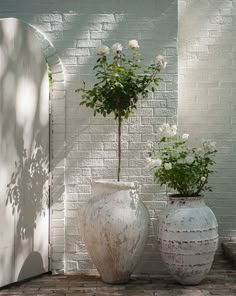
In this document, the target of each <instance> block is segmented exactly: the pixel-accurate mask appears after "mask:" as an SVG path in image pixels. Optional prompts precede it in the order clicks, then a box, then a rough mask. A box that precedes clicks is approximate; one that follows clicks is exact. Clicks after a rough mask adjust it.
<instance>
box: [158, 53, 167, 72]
mask: <svg viewBox="0 0 236 296" xmlns="http://www.w3.org/2000/svg"><path fill="white" fill-rule="evenodd" d="M156 64H157V66H160V68H161V70H164V69H165V68H166V65H167V61H166V59H165V58H164V57H163V56H162V55H159V56H157V57H156Z"/></svg>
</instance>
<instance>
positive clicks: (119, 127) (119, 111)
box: [117, 99, 122, 182]
mask: <svg viewBox="0 0 236 296" xmlns="http://www.w3.org/2000/svg"><path fill="white" fill-rule="evenodd" d="M117 107H118V169H117V181H118V182H120V164H121V121H122V119H121V110H120V99H118V102H117Z"/></svg>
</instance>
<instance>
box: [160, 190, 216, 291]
mask: <svg viewBox="0 0 236 296" xmlns="http://www.w3.org/2000/svg"><path fill="white" fill-rule="evenodd" d="M158 240H159V245H160V252H161V257H162V259H163V261H164V263H165V265H166V267H167V269H168V270H169V272H170V273H171V274H172V275H173V276H174V278H175V279H176V280H177V281H178V282H180V283H181V284H184V285H196V284H199V283H200V282H201V281H202V280H203V279H204V277H205V276H206V275H207V273H208V272H209V270H210V268H211V265H212V262H213V259H214V255H215V252H216V249H217V244H218V225H217V221H216V218H215V215H214V213H213V212H212V211H211V209H210V208H209V207H208V206H206V204H205V202H204V198H203V197H202V196H197V197H174V196H172V197H169V201H168V206H167V208H166V209H165V210H163V211H162V212H161V214H160V221H159V232H158Z"/></svg>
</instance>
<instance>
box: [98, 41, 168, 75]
mask: <svg viewBox="0 0 236 296" xmlns="http://www.w3.org/2000/svg"><path fill="white" fill-rule="evenodd" d="M123 48H124V47H123V45H122V44H121V43H118V42H117V43H114V44H113V45H112V46H111V48H109V47H108V46H106V45H100V46H98V47H97V48H96V54H97V55H108V54H109V53H110V50H111V52H113V53H117V52H121V51H122V50H123ZM128 48H129V49H137V48H139V44H138V41H137V40H130V41H129V42H128ZM156 65H158V66H159V67H160V69H161V70H164V69H165V68H166V66H167V61H166V59H165V58H164V56H162V55H158V56H157V57H156Z"/></svg>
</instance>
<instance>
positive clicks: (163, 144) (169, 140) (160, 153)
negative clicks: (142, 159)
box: [146, 123, 216, 190]
mask: <svg viewBox="0 0 236 296" xmlns="http://www.w3.org/2000/svg"><path fill="white" fill-rule="evenodd" d="M159 132H160V139H161V140H160V141H159V142H158V146H157V149H156V147H155V144H156V143H153V142H150V141H149V142H148V143H147V149H148V151H149V153H148V155H149V157H147V158H146V161H147V167H148V168H149V169H152V170H154V172H158V171H159V170H160V171H161V172H162V173H161V174H164V175H165V174H168V171H170V170H172V169H174V168H175V167H176V166H179V165H180V167H179V169H180V168H181V169H184V168H187V167H188V168H191V166H192V165H193V166H197V168H198V169H197V170H199V179H198V180H199V181H198V182H199V188H201V190H203V189H202V188H203V186H204V184H206V183H207V179H208V174H209V172H210V171H208V170H205V171H204V172H205V173H206V174H205V173H202V171H201V169H199V164H201V163H207V162H205V161H207V159H209V157H211V155H214V154H215V152H216V142H215V141H212V140H209V139H202V141H201V144H202V145H201V147H198V148H190V147H188V144H187V142H188V139H189V134H187V133H184V134H182V135H181V136H179V135H177V126H176V125H172V126H171V125H169V124H168V123H164V124H163V125H162V126H161V127H160V128H159ZM182 165H184V166H182ZM179 169H178V170H179ZM165 172H166V173H165ZM174 174H175V173H174ZM161 178H164V177H163V175H162V177H161ZM170 178H171V177H170Z"/></svg>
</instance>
